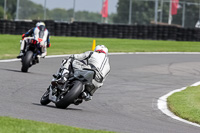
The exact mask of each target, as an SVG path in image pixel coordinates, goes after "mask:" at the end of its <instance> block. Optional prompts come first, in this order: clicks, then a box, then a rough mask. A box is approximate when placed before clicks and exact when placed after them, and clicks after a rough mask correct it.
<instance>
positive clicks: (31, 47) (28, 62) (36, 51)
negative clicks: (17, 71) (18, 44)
mask: <svg viewBox="0 0 200 133" xmlns="http://www.w3.org/2000/svg"><path fill="white" fill-rule="evenodd" d="M40 54H41V47H40V44H39V42H38V41H37V40H33V39H32V40H28V41H27V42H26V45H25V50H24V55H23V56H22V58H21V62H22V67H21V71H22V72H28V69H29V68H30V67H31V66H32V65H35V64H36V63H39V59H38V55H40Z"/></svg>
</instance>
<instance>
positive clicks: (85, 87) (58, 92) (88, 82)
mask: <svg viewBox="0 0 200 133" xmlns="http://www.w3.org/2000/svg"><path fill="white" fill-rule="evenodd" d="M94 76H95V70H92V69H84V70H74V72H72V71H71V72H70V74H69V77H68V79H67V81H66V82H65V83H64V84H59V83H57V82H54V84H51V85H50V86H49V87H48V88H47V91H46V92H45V93H44V94H43V96H42V97H41V100H40V103H41V104H42V105H47V104H49V103H50V102H53V103H55V106H56V107H57V108H62V109H65V108H67V107H68V106H69V105H70V104H75V105H79V104H80V103H82V101H83V99H84V97H83V95H82V94H83V92H90V91H91V90H92V89H93V87H94V85H93V84H92V79H93V77H94ZM53 77H54V78H53V79H52V81H56V80H58V79H59V78H61V77H60V76H57V75H53Z"/></svg>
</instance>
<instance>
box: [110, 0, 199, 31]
mask: <svg viewBox="0 0 200 133" xmlns="http://www.w3.org/2000/svg"><path fill="white" fill-rule="evenodd" d="M158 2H159V3H158V4H159V5H158V9H161V0H158ZM182 2H188V3H187V4H186V8H185V27H190V28H191V27H194V26H195V24H196V22H197V21H198V20H199V15H200V14H199V8H200V7H199V6H198V5H194V3H196V4H198V3H199V0H180V2H179V5H180V7H181V8H179V9H178V13H177V15H173V19H172V23H173V24H177V25H182V17H183V3H182ZM129 3H130V0H119V2H118V7H117V15H116V16H115V17H114V18H113V21H114V23H124V24H128V21H129ZM162 13H163V17H162V22H164V23H168V17H169V2H168V1H164V3H163V10H162ZM154 14H155V1H152V0H149V1H148V0H147V1H140V0H132V20H131V21H132V24H145V25H146V24H150V23H151V21H154ZM159 15H160V13H159V12H158V17H159ZM159 19H160V18H159ZM159 19H158V21H159Z"/></svg>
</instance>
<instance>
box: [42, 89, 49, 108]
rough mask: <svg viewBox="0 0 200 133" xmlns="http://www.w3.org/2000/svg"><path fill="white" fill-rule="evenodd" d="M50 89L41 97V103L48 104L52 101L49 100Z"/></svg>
mask: <svg viewBox="0 0 200 133" xmlns="http://www.w3.org/2000/svg"><path fill="white" fill-rule="evenodd" d="M49 92H50V91H49V89H47V91H46V92H45V93H44V94H43V96H42V97H41V99H40V103H41V104H42V105H47V104H49V103H50V102H51V101H50V100H49Z"/></svg>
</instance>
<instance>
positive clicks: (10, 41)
mask: <svg viewBox="0 0 200 133" xmlns="http://www.w3.org/2000/svg"><path fill="white" fill-rule="evenodd" d="M0 38H1V39H0V44H1V45H0V49H1V50H0V59H8V58H16V56H17V55H18V54H19V49H20V44H19V40H20V39H21V36H20V35H1V34H0ZM50 39H51V44H52V46H51V47H50V48H48V49H47V50H48V55H60V54H75V53H82V52H85V51H88V50H91V48H92V42H93V39H95V40H96V41H97V45H100V44H103V45H106V46H107V47H108V49H109V52H111V53H112V52H200V44H199V42H178V41H153V40H135V39H111V38H83V37H59V36H51V37H50Z"/></svg>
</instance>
